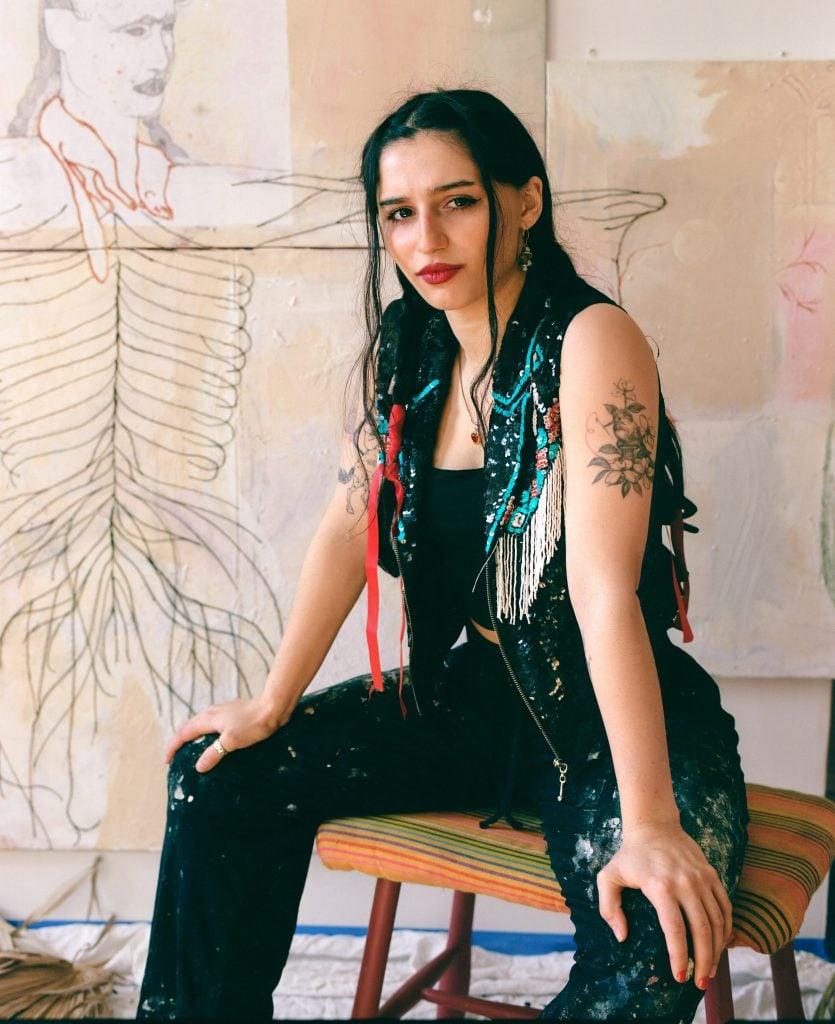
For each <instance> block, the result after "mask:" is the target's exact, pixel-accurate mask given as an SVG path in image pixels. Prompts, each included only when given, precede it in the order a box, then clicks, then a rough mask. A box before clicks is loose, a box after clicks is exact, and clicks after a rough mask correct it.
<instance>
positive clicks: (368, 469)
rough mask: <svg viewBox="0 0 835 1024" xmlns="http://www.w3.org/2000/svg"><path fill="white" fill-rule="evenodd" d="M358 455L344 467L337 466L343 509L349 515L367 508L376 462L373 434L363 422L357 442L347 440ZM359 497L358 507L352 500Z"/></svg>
mask: <svg viewBox="0 0 835 1024" xmlns="http://www.w3.org/2000/svg"><path fill="white" fill-rule="evenodd" d="M348 443H349V444H350V445H352V446H353V447H354V451H355V453H356V454H357V455H358V458H357V461H356V462H355V463H354V464H353V465H352V466H350V467H349V468H348V469H345V468H344V467H343V466H340V467H339V476H338V479H339V482H340V483H341V484H343V485H344V487H345V488H346V491H347V494H346V498H345V509H346V511H347V512H348V514H349V515H352V516H353V515H357V514H360V515H361V514H362V513H363V512H364V511H365V510H366V509H367V508H368V494H369V490H370V481H371V476H372V474H373V472H374V468H375V466H376V464H377V443H376V438H375V437H374V434H373V433H372V432H371V430H370V429H369V428H368V426H366V425H365V424H363V425H362V426H361V427H360V428H359V431H358V437H357V443H356V444H354V441H353V438H351V439H349V442H348ZM357 496H358V497H359V507H355V505H354V502H355V501H356V499H357Z"/></svg>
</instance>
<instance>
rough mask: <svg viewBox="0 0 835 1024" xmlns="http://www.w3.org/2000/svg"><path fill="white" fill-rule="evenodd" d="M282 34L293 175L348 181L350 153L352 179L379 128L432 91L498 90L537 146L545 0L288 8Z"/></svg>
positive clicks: (297, 3)
mask: <svg viewBox="0 0 835 1024" xmlns="http://www.w3.org/2000/svg"><path fill="white" fill-rule="evenodd" d="M337 12H338V14H337ZM288 33H289V40H290V81H291V87H292V111H293V145H294V164H295V166H296V168H299V167H300V166H301V165H302V161H304V165H305V166H306V167H308V168H309V169H310V170H312V171H314V172H315V173H320V174H339V173H345V168H346V161H345V154H346V153H347V154H350V155H351V162H350V163H349V165H348V168H347V173H350V172H351V170H353V169H354V162H353V161H354V159H355V157H356V155H357V152H358V151H357V144H358V142H359V141H360V140H363V139H364V138H365V137H366V136H367V135H368V133H369V132H370V131H371V130H372V128H373V127H374V125H375V124H376V123H377V121H378V120H379V119H380V118H381V117H383V116H384V115H385V114H386V113H387V112H388V111H389V110H390V109H391V108H392V106H394V105H396V103H397V102H398V101H399V100H400V99H401V98H404V97H405V95H407V94H408V93H410V92H412V91H415V90H421V89H431V88H434V87H436V86H443V87H446V88H459V87H469V88H481V89H488V90H490V91H492V92H495V93H497V95H499V96H500V97H501V98H502V99H503V100H505V102H507V103H508V104H509V105H510V106H511V107H512V109H513V110H515V111H516V112H517V113H518V114H519V115H520V116H521V117H523V118H524V119H525V120H526V122H527V123H528V125H529V126H530V128H531V129H532V130H533V131H534V133H535V135H536V136H537V137H538V138H539V139H540V141H541V140H542V138H543V128H544V103H543V98H544V86H545V5H544V3H543V2H542V0H503V2H500V3H489V4H487V3H480V2H478V0H460V2H456V3H449V0H424V2H422V3H420V4H404V3H398V4H394V5H393V4H391V3H388V2H386V0H341V2H340V3H339V5H338V7H337V6H335V5H334V4H333V3H332V2H331V0H289V3H288ZM311 158H312V162H311Z"/></svg>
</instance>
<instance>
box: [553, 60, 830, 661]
mask: <svg viewBox="0 0 835 1024" xmlns="http://www.w3.org/2000/svg"><path fill="white" fill-rule="evenodd" d="M548 97H549V110H548V132H549V134H548V158H549V164H550V169H551V172H552V175H553V177H554V179H555V185H556V187H557V191H558V193H559V195H560V198H561V200H562V205H561V209H560V224H561V228H562V233H563V236H564V237H565V238H566V240H567V243H568V246H569V248H570V250H571V251H572V253H573V254H574V255H575V258H576V259H577V262H578V265H579V266H581V267H582V268H583V269H584V270H585V271H586V272H587V273H588V275H589V276H590V277H591V278H592V279H593V280H594V281H595V282H597V283H598V284H599V285H600V286H602V287H604V288H605V289H606V290H608V291H609V293H610V294H613V295H616V296H617V297H618V298H619V299H620V301H622V303H623V304H624V305H625V306H626V308H627V309H628V310H629V311H630V312H631V313H632V314H633V316H635V318H636V319H637V321H638V322H639V323H640V324H641V326H642V327H643V329H644V330H645V332H646V333H647V335H648V336H649V337H650V338H651V340H652V342H653V343H654V344H655V346H656V347H657V349H658V352H659V358H658V362H659V369H660V372H661V375H662V381H663V384H664V391H665V395H666V398H667V404H668V407H669V409H670V411H671V413H672V414H673V416H674V417H675V418H676V419H677V420H678V421H679V422H680V424H681V432H682V436H683V440H684V444H685V459H686V468H687V480H688V486H687V489H688V493H689V494H690V495H691V497H692V498H693V499H694V500H695V501H696V502H697V504H699V506H700V515H699V517H698V523H699V525H700V526H701V527H702V529H703V533H702V535H701V536H700V537H697V538H694V539H691V540H689V542H688V560H689V561H690V562H691V563H692V573H693V587H694V591H693V619H694V626H695V628H696V633H697V637H698V640H697V642H696V643H695V644H694V645H693V651H694V653H695V654H696V655H697V656H698V657H699V658H700V660H702V661H703V662H704V663H705V664H706V665H707V667H708V668H710V669H711V670H713V671H714V672H716V673H719V674H722V675H726V676H734V675H741V676H765V677H776V676H793V677H802V676H808V677H815V676H824V677H825V676H827V675H829V674H831V673H832V672H833V671H835V641H834V640H833V638H834V637H835V611H834V610H833V601H835V585H833V583H834V581H835V565H833V558H835V551H833V548H834V547H835V540H833V532H832V525H831V522H832V515H833V510H835V500H833V491H834V490H835V488H834V486H833V480H832V470H831V467H832V465H833V457H832V452H831V446H832V419H833V417H832V397H833V383H835V343H833V339H834V338H835V275H833V273H832V270H833V268H835V201H834V200H833V195H834V194H835V179H833V172H832V168H833V166H835V118H833V113H832V110H833V102H832V101H833V98H835V68H833V66H832V65H831V64H824V63H816V62H809V63H792V62H779V63H777V62H775V63H758V62H745V63H738V64H737V63H707V64H697V63H678V62H677V63H662V62H649V61H648V62H623V63H621V62H610V63H597V62H595V63H593V64H588V63H572V62H567V63H558V64H550V65H549V93H548ZM827 467H829V469H828V471H827Z"/></svg>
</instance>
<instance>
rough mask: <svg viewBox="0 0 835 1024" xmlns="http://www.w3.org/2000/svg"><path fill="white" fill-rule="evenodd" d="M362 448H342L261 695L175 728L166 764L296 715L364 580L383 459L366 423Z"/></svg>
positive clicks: (208, 762) (202, 766)
mask: <svg viewBox="0 0 835 1024" xmlns="http://www.w3.org/2000/svg"><path fill="white" fill-rule="evenodd" d="M360 448H361V453H358V452H357V448H356V446H355V444H354V440H353V437H352V436H351V435H346V437H345V439H344V441H343V446H342V459H341V462H340V467H339V479H338V482H337V485H336V488H335V489H334V492H333V495H332V497H331V500H330V502H329V504H328V506H327V508H326V510H325V514H324V516H323V518H322V521H321V523H320V524H319V527H318V529H317V530H316V532H315V534H314V535H313V539H312V540H311V542H310V546H309V547H308V549H307V554H306V555H305V558H304V562H303V563H302V569H301V573H300V575H299V582H298V586H297V588H296V595H295V598H294V600H293V607H292V610H291V612H290V617H289V619H288V621H287V625H286V627H285V630H284V635H283V636H282V639H281V644H280V646H279V648H278V651H277V653H276V656H275V659H274V660H273V664H272V667H271V668H270V671H269V673H268V674H267V680H266V684H265V686H264V690H263V692H262V693H261V694H260V695H259V696H257V697H254V698H239V699H238V700H232V701H227V702H225V703H223V704H213V705H212V706H211V707H209V708H207V709H206V710H205V711H202V712H201V713H200V714H197V715H195V716H194V717H193V718H190V719H189V720H188V721H187V722H186V723H185V724H184V725H182V726H181V727H180V729H178V730H177V732H176V734H175V735H174V737H173V738H172V740H171V743H170V744H169V746H168V751H167V754H166V758H167V760H168V761H170V760H171V758H172V757H173V756H174V753H175V752H176V751H177V750H178V749H179V747H181V746H182V745H183V744H184V743H187V742H188V741H189V740H193V739H196V738H197V737H199V736H205V735H208V734H211V733H217V734H218V738H219V739H220V742H221V744H222V746H223V748H224V749H225V750H226V751H227V752H230V751H233V750H239V749H240V748H241V747H248V746H251V745H252V744H253V743H258V742H259V741H260V740H263V739H266V738H267V737H268V736H271V735H272V734H273V733H274V732H275V731H276V730H277V729H279V728H280V727H281V726H282V725H284V724H285V723H286V722H287V720H288V719H289V718H290V715H291V714H292V713H293V710H294V709H295V707H296V705H297V704H298V702H299V698H300V697H301V695H302V694H303V693H304V691H305V690H306V689H307V687H308V685H309V684H310V682H311V680H312V679H313V677H314V676H315V675H316V673H317V671H318V670H319V666H320V665H321V664H322V661H323V660H324V658H325V655H326V654H327V653H328V651H329V650H330V647H331V644H332V643H333V641H334V638H335V637H336V634H337V633H338V632H339V629H340V627H341V626H342V623H343V622H344V621H345V618H346V617H347V615H348V613H349V612H350V611H351V609H352V608H353V606H354V604H355V603H356V601H357V598H358V597H359V595H360V594H361V593H362V589H363V586H364V585H365V548H366V530H367V523H368V489H369V481H370V478H371V474H372V473H373V471H374V467H375V465H376V461H377V444H376V439H375V438H374V435H373V433H372V432H371V431H370V430H369V429H368V428H367V427H364V428H363V430H362V432H361V438H360ZM221 757H222V755H221V754H219V753H218V752H217V751H216V750H215V749H214V747H212V746H209V747H207V748H206V749H205V750H204V751H203V753H202V754H201V756H200V759H199V760H198V762H197V765H196V767H197V770H198V771H209V770H210V769H211V768H214V767H215V765H216V764H217V763H218V761H220V759H221Z"/></svg>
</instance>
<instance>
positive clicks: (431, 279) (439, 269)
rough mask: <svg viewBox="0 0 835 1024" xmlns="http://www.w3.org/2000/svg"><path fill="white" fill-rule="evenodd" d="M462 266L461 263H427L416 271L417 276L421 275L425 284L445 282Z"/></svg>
mask: <svg viewBox="0 0 835 1024" xmlns="http://www.w3.org/2000/svg"><path fill="white" fill-rule="evenodd" d="M463 266H464V264H463V263H458V264H455V263H428V264H427V265H426V266H425V267H423V269H422V270H419V271H418V277H422V278H423V280H424V281H425V282H426V283H427V284H446V282H447V281H449V280H450V279H451V278H453V277H455V275H456V274H457V273H458V271H459V270H460V269H461V267H463Z"/></svg>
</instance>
